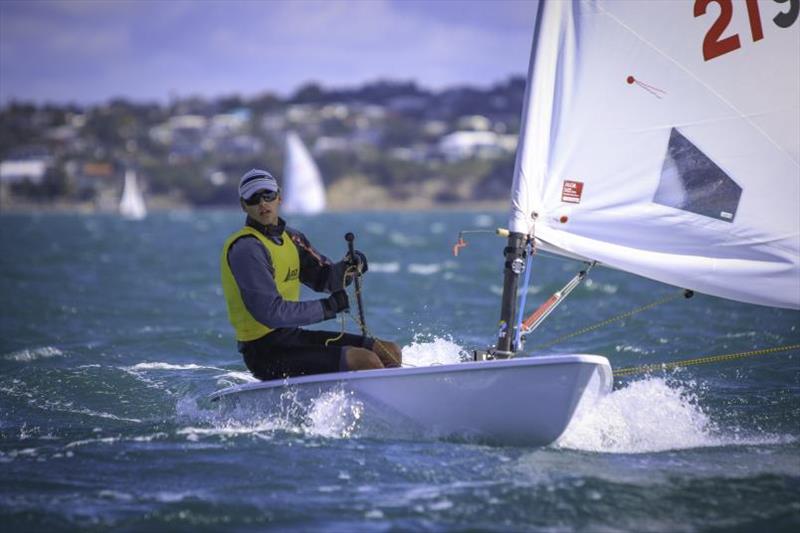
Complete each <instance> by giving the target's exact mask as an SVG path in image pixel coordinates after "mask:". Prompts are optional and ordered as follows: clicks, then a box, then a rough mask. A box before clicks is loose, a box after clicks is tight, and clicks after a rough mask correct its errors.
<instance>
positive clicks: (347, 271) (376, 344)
mask: <svg viewBox="0 0 800 533" xmlns="http://www.w3.org/2000/svg"><path fill="white" fill-rule="evenodd" d="M351 274H352V275H357V274H358V268H357V267H355V266H351V267H348V268H347V269H345V271H344V276H343V278H342V287H343V288H344V290H345V291H347V276H349V275H351ZM353 285H355V284H353ZM360 290H361V289H360V288H356V289H355V291H356V295H358V294H359V293H360ZM347 316H349V317H350V318H352V319H353V322H355V324H356V326H358V327H359V329H360V330H361V331H363V332H365V333H366V335H365V337H367V338H370V339H372V340H373V345H372V348H373V350H374V349H375V348H376V347H377V348H378V349H380V351H381V352H383V354H384V355H386V356H387V357H388V358H389V360H390V361H392V362H394V363H395V364H397V365H403V363H402V362H400V361H398V360H397V358H396V357H395V356H394V354H393V353H392V352H390V351H389V349H388V348H386V346H384V344H383V342H382V341H381V340H380V339H378V338H376V337H375V336H374V335H373V334H372V332H370V331H369V329H368V328H367V326H366V324H362V323H361V321H360V320H359V319H358V318H356V316H355V315H353V313H351V312H350V310H349V309H348V310H347ZM340 325H341V331H340V332H339V335H337V336H336V337H331V338H330V339H328V340H326V341H325V346H326V347H327V346H328V344H329V343H331V342H336V341H338V340H339V339H341V338H342V337H344V334H345V319H344V316H343V315H342V316H340ZM405 366H414V365H411V364H406V365H405Z"/></svg>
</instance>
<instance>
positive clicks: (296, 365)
mask: <svg viewBox="0 0 800 533" xmlns="http://www.w3.org/2000/svg"><path fill="white" fill-rule="evenodd" d="M339 335H340V333H339V332H334V331H312V330H306V329H300V328H278V329H276V330H274V331H272V332H270V333H268V334H267V335H264V336H263V337H261V338H260V339H256V340H254V341H249V342H242V343H240V344H239V351H240V352H241V353H242V355H243V356H244V364H245V365H247V368H248V369H249V370H250V372H252V373H253V375H254V376H255V377H257V378H258V379H260V380H262V381H266V380H270V379H283V378H287V377H292V376H306V375H309V374H325V373H328V372H340V371H343V370H347V363H346V361H345V357H344V350H343V349H342V348H343V347H345V346H356V347H359V348H366V349H368V350H371V349H372V346H373V343H374V341H373V340H372V339H370V338H369V337H362V336H361V335H353V334H350V333H345V334H344V336H342V337H341V338H337V337H339ZM328 339H335V340H331V341H330V342H329V343H328V345H327V346H326V345H325V342H326V341H327V340H328Z"/></svg>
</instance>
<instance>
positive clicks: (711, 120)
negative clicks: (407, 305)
mask: <svg viewBox="0 0 800 533" xmlns="http://www.w3.org/2000/svg"><path fill="white" fill-rule="evenodd" d="M710 4H716V5H718V6H719V7H720V9H721V11H722V12H721V13H720V14H719V15H717V14H715V13H714V12H712V10H710V9H707V8H708V6H709V5H710ZM791 6H793V7H791ZM795 8H796V2H793V3H792V2H790V3H788V4H779V3H773V2H763V3H762V2H755V1H750V0H748V1H747V2H741V3H733V2H730V1H727V0H716V1H715V2H712V1H710V0H697V1H696V2H688V1H686V2H684V1H676V2H630V1H613V0H596V1H591V2H589V1H585V2H584V1H576V2H561V1H552V2H548V1H542V2H541V3H540V5H539V10H538V14H537V19H536V25H535V31H534V41H533V49H532V53H531V62H530V68H529V72H528V84H527V89H526V98H525V105H524V109H523V117H522V130H521V132H520V142H519V148H518V152H517V160H516V165H515V171H514V182H513V188H512V192H511V210H510V221H509V230H504V231H502V232H501V233H502V234H504V235H507V236H508V245H507V246H506V248H505V250H504V257H505V271H504V288H503V297H502V302H501V328H500V333H499V335H498V341H497V345H496V347H495V348H494V349H493V350H490V351H488V352H485V353H483V354H481V355H480V356H478V355H476V361H473V362H466V363H461V364H449V365H440V366H431V367H423V368H400V369H385V370H371V371H361V372H348V373H339V374H327V375H320V376H307V377H299V378H290V379H286V380H283V381H276V382H263V383H253V384H246V385H239V386H234V387H230V388H227V389H223V390H220V391H218V392H216V393H214V394H213V395H212V399H215V400H222V401H225V402H228V401H230V402H231V403H232V404H234V405H240V404H252V405H253V406H254V407H255V408H257V409H260V410H262V411H263V410H265V409H266V410H269V409H271V408H274V407H275V406H277V405H279V404H280V403H281V401H280V400H281V398H283V394H284V393H286V392H287V391H289V390H294V391H298V392H300V393H304V394H310V395H318V394H321V393H323V392H325V391H328V390H334V389H335V390H344V391H346V392H348V393H350V394H352V395H353V396H355V397H356V398H360V399H362V400H363V403H364V405H367V406H378V409H379V410H382V411H383V412H385V413H395V414H397V415H399V416H400V419H401V420H402V421H403V422H405V423H408V424H409V425H412V426H414V427H418V428H420V429H422V430H424V431H427V433H428V434H431V435H434V436H445V437H467V438H474V439H478V440H481V441H488V442H494V443H500V444H522V445H534V446H536V445H547V444H549V443H551V442H553V441H554V440H556V439H557V438H558V437H559V436H560V435H561V434H562V432H563V431H564V430H565V429H566V427H567V425H568V424H569V422H570V420H571V418H572V415H573V413H574V412H575V408H576V406H577V404H578V402H579V401H581V400H585V401H591V400H592V399H593V398H600V397H602V396H603V395H605V394H607V393H609V392H610V390H611V388H612V375H611V367H610V365H609V363H608V360H607V359H606V358H604V357H601V356H598V355H539V354H535V355H534V354H525V353H524V350H523V340H524V339H523V334H524V333H526V332H529V331H531V330H532V328H533V327H535V326H536V325H537V324H538V323H539V322H540V321H541V319H542V318H543V317H544V316H546V315H547V314H548V313H549V312H550V311H552V309H553V308H554V306H555V305H556V303H557V302H558V301H561V298H560V296H562V295H559V298H556V297H555V296H554V297H553V298H551V299H550V300H548V302H546V303H545V305H544V306H543V307H542V308H540V310H539V311H537V313H534V315H535V316H537V318H536V320H534V321H530V322H529V321H528V320H526V321H524V322H523V320H522V316H523V311H524V305H522V304H524V302H521V303H518V302H517V292H518V285H519V280H520V277H521V275H522V274H523V273H525V274H528V273H529V272H530V258H531V257H532V256H533V255H534V253H535V251H536V250H546V251H549V252H553V253H556V254H560V255H562V256H565V257H568V258H571V259H577V260H579V261H584V262H585V263H586V265H585V266H582V269H583V270H582V271H581V272H580V273H579V275H578V276H576V278H575V281H574V282H571V284H568V287H569V288H570V290H571V288H574V286H577V284H579V283H580V281H581V280H582V279H583V278H584V277H585V273H586V271H587V270H588V268H591V266H593V265H594V264H603V265H606V266H609V267H613V268H616V269H621V270H625V271H627V272H631V273H634V274H637V275H640V276H644V277H647V278H650V279H654V280H657V281H661V282H664V283H667V284H671V285H675V286H678V287H682V288H685V289H691V290H694V291H698V292H702V293H706V294H710V295H714V296H719V297H723V298H729V299H733V300H738V301H741V302H748V303H754V304H761V305H768V306H776V307H786V308H793V309H798V308H800V217H798V216H797V213H798V204H800V172H798V161H800V159H799V157H798V156H799V155H800V154H799V153H798V152H800V149H799V148H798V146H799V145H800V143H799V142H798V139H800V135H798V130H800V123H799V121H798V120H797V118H798V113H799V112H800V102H798V99H799V98H800V96H798V95H800V87H798V83H800V75H799V73H798V65H799V64H800V63H799V62H798V61H797V60H796V55H795V54H796V51H797V50H798V49H800V43H798V31H797V9H795ZM731 10H734V11H735V13H734V15H735V17H734V18H733V19H732V18H731ZM731 20H734V21H735V24H734V23H732V22H731ZM720 24H722V25H728V24H730V27H725V28H722V32H724V34H725V36H724V37H721V34H722V32H720ZM733 34H736V35H735V39H733ZM565 292H568V291H565ZM522 294H523V297H524V294H526V292H523V293H522Z"/></svg>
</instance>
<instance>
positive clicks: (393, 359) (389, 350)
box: [372, 339, 403, 368]
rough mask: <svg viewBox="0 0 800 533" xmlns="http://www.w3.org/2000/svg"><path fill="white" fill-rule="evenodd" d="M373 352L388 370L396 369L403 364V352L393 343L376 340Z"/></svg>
mask: <svg viewBox="0 0 800 533" xmlns="http://www.w3.org/2000/svg"><path fill="white" fill-rule="evenodd" d="M372 351H373V352H375V355H377V356H378V358H379V359H380V360H381V362H382V363H383V365H384V366H385V367H386V368H396V367H398V366H401V365H402V364H403V352H402V350H400V347H399V346H397V345H396V344H395V343H393V342H389V341H384V340H381V339H375V344H374V345H373V346H372Z"/></svg>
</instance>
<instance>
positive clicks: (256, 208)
mask: <svg viewBox="0 0 800 533" xmlns="http://www.w3.org/2000/svg"><path fill="white" fill-rule="evenodd" d="M269 196H270V193H269V191H266V190H261V191H258V192H257V193H255V194H253V196H252V197H251V198H250V200H251V201H250V203H247V202H245V201H244V200H242V201H241V203H242V209H243V210H244V212H245V213H247V215H248V216H249V217H250V218H252V219H253V220H256V221H257V222H259V223H260V224H263V225H265V226H274V225H275V224H277V223H278V207H279V206H280V204H281V196H280V194H277V196H275V198H273V199H272V200H269V199H268V198H269ZM256 198H258V203H256V204H254V205H250V204H251V203H252V202H253V201H254V200H255V199H256Z"/></svg>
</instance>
